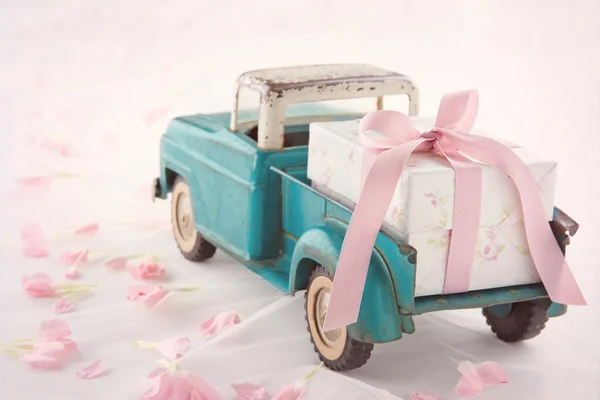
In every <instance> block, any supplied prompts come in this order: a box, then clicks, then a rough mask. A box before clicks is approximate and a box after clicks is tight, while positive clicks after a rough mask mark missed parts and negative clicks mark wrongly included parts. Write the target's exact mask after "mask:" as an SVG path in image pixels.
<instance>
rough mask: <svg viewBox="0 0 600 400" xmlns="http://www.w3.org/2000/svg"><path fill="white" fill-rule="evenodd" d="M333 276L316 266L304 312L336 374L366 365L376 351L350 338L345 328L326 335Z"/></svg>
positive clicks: (322, 354) (317, 347)
mask: <svg viewBox="0 0 600 400" xmlns="http://www.w3.org/2000/svg"><path fill="white" fill-rule="evenodd" d="M332 286H333V280H332V276H331V275H330V274H329V273H328V272H327V270H326V269H325V268H324V267H322V266H317V268H315V270H314V271H313V272H312V274H311V275H310V277H309V282H308V288H307V289H306V294H305V311H306V322H307V325H308V332H309V333H310V340H311V342H312V344H313V346H314V348H315V351H316V352H317V354H318V355H319V359H320V360H321V361H323V364H324V365H325V366H326V367H328V368H329V369H332V370H334V371H348V370H351V369H355V368H358V367H361V366H363V365H364V364H365V363H366V362H367V360H368V359H369V357H371V351H372V350H373V343H363V342H359V341H357V340H354V339H352V338H351V337H350V336H348V330H347V329H346V328H341V329H337V330H334V331H329V332H323V323H324V322H325V316H326V315H327V306H328V304H329V295H330V293H331V287H332Z"/></svg>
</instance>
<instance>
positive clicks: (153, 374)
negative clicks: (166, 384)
mask: <svg viewBox="0 0 600 400" xmlns="http://www.w3.org/2000/svg"><path fill="white" fill-rule="evenodd" d="M167 372H169V369H168V368H163V367H161V368H154V369H153V370H152V371H151V372H150V373H149V374H148V376H147V378H148V379H152V378H156V377H157V376H160V375H162V374H164V373H167Z"/></svg>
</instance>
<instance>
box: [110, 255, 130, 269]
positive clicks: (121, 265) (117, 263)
mask: <svg viewBox="0 0 600 400" xmlns="http://www.w3.org/2000/svg"><path fill="white" fill-rule="evenodd" d="M127 261H129V259H128V258H127V257H117V258H113V259H111V260H108V261H107V262H105V263H104V265H106V266H107V267H108V268H110V269H112V270H113V271H121V270H124V269H125V268H127Z"/></svg>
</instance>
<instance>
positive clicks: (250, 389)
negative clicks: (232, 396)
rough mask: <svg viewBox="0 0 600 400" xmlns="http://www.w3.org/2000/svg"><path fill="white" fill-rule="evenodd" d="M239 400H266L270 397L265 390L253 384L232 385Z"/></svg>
mask: <svg viewBox="0 0 600 400" xmlns="http://www.w3.org/2000/svg"><path fill="white" fill-rule="evenodd" d="M231 387H232V388H233V390H235V393H236V394H237V398H238V400H266V399H268V398H269V397H270V395H269V393H267V391H266V390H265V388H263V387H260V386H258V385H255V384H253V383H239V384H238V383H232V384H231Z"/></svg>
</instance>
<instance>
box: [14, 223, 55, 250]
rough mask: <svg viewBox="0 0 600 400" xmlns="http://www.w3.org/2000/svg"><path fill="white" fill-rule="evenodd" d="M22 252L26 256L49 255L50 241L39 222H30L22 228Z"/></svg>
mask: <svg viewBox="0 0 600 400" xmlns="http://www.w3.org/2000/svg"><path fill="white" fill-rule="evenodd" d="M21 244H22V252H23V255H24V256H25V257H47V256H48V255H49V254H50V250H49V249H50V243H49V242H48V239H47V238H46V235H44V231H43V230H42V227H41V226H40V225H39V224H36V223H33V222H28V223H26V224H25V225H24V226H23V228H22V229H21Z"/></svg>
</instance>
